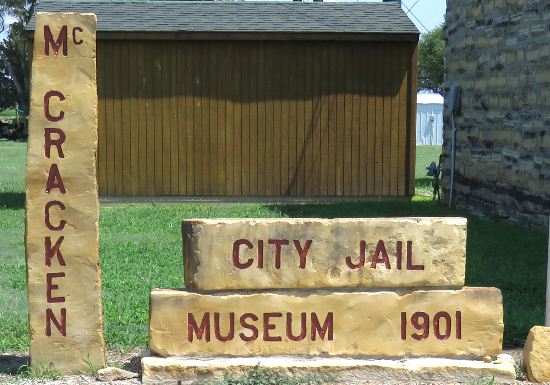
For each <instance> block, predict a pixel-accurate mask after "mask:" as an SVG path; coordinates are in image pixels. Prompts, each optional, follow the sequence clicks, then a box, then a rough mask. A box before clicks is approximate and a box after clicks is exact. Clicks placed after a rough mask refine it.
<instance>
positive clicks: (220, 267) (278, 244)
mask: <svg viewBox="0 0 550 385" xmlns="http://www.w3.org/2000/svg"><path fill="white" fill-rule="evenodd" d="M182 234H183V241H184V255H185V283H186V286H187V287H190V288H197V289H201V290H226V289H257V288H316V287H317V288H318V287H358V286H361V287H400V286H401V287H402V286H462V285H464V270H465V261H466V219H465V218H395V219H388V218H378V219H196V220H186V221H183V223H182Z"/></svg>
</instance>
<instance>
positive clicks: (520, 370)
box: [514, 360, 527, 381]
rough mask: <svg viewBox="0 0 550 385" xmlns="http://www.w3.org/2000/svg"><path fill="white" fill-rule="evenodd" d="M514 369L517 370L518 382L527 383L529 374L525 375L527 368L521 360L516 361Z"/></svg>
mask: <svg viewBox="0 0 550 385" xmlns="http://www.w3.org/2000/svg"><path fill="white" fill-rule="evenodd" d="M514 369H515V370H516V380H520V381H525V380H527V374H526V373H525V367H524V366H523V362H521V360H516V361H515V362H514Z"/></svg>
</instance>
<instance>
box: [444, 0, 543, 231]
mask: <svg viewBox="0 0 550 385" xmlns="http://www.w3.org/2000/svg"><path fill="white" fill-rule="evenodd" d="M445 36H446V39H447V49H446V52H445V87H446V88H448V87H450V86H451V85H453V84H454V85H457V86H460V87H462V98H461V104H462V108H461V111H460V113H459V114H458V115H457V116H455V119H454V120H455V123H456V128H457V132H456V171H455V192H454V198H453V201H454V203H455V204H456V206H457V207H462V208H466V209H468V210H470V211H473V212H474V213H478V214H480V215H495V214H496V215H499V216H503V217H506V218H508V219H510V220H517V221H522V222H526V223H531V224H540V225H543V224H548V214H549V213H550V0H447V15H446V28H445ZM444 119H445V125H444V144H443V153H444V154H445V155H446V157H445V160H444V163H443V177H442V178H443V183H442V185H443V192H444V196H445V199H448V197H449V187H450V166H451V136H452V134H451V131H452V130H451V121H450V116H449V115H448V114H445V117H444Z"/></svg>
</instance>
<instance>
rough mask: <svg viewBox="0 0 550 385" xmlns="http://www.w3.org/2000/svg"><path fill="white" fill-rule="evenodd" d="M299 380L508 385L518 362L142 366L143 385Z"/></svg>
mask: <svg viewBox="0 0 550 385" xmlns="http://www.w3.org/2000/svg"><path fill="white" fill-rule="evenodd" d="M257 365H260V367H263V368H266V369H269V370H272V371H274V372H277V373H281V374H288V375H294V376H300V375H301V376H304V375H306V376H307V375H315V374H317V375H327V374H330V375H332V376H333V378H334V379H335V381H336V382H335V383H336V384H346V385H365V384H373V383H377V382H378V383H384V384H399V383H411V382H421V383H424V384H426V383H435V382H437V383H438V384H442V383H443V384H447V383H449V384H450V383H452V384H460V383H464V384H471V383H477V381H480V379H487V380H491V379H492V378H494V381H495V383H509V382H510V381H513V380H514V379H515V370H514V359H513V358H512V357H511V356H510V355H508V354H501V355H499V356H498V357H497V358H496V360H494V361H493V362H490V363H485V362H483V360H481V359H480V360H456V359H449V358H414V359H398V360H397V359H396V360H389V359H364V358H347V357H331V358H327V357H308V356H270V357H214V356H210V357H205V356H202V357H198V356H186V357H167V358H161V357H144V358H143V359H142V360H141V366H142V370H143V377H142V381H143V384H144V385H153V384H154V385H194V384H199V383H204V381H214V380H217V379H223V378H224V375H234V376H239V375H243V374H245V373H247V372H248V371H250V370H251V369H252V368H254V367H255V366H257Z"/></svg>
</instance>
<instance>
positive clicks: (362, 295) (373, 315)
mask: <svg viewBox="0 0 550 385" xmlns="http://www.w3.org/2000/svg"><path fill="white" fill-rule="evenodd" d="M417 312H425V316H420V315H419V314H418V313H417ZM442 312H446V313H445V314H447V315H448V320H449V321H450V322H448V321H446V320H445V318H442V314H443V313H442ZM457 312H461V314H460V315H459V314H457ZM207 313H208V314H207ZM232 313H233V318H234V328H233V329H232V328H231V327H230V319H231V314H232ZM247 313H248V315H247V316H245V315H246V314H247ZM272 313H274V314H272ZM277 313H278V314H277ZM438 313H439V316H437V317H436V315H437V314H438ZM415 315H416V317H415ZM243 317H244V318H243ZM302 317H303V326H302V323H301V321H302ZM331 318H332V323H331V322H330V319H331ZM412 318H416V325H417V326H419V328H418V329H416V328H415V327H414V326H413V322H412ZM425 318H428V322H427V323H426V322H425ZM243 319H244V322H243ZM289 319H290V321H291V322H290V327H291V329H292V332H291V333H292V334H291V335H292V336H293V337H295V339H294V340H292V338H291V337H289V328H288V326H289ZM402 319H404V321H403V320H402ZM314 320H315V321H317V323H315V321H314ZM149 324H150V325H149V326H150V330H149V347H150V350H151V352H152V353H153V354H155V355H159V356H163V357H167V356H173V355H189V354H198V355H231V356H235V355H238V356H257V355H277V354H292V355H300V354H309V355H312V356H315V355H348V356H357V355H362V356H375V357H383V356H385V357H398V356H399V357H400V356H422V355H430V356H477V357H483V356H485V355H496V354H499V353H500V352H501V348H502V333H503V321H502V296H501V294H500V291H499V290H498V289H494V288H464V289H462V290H429V291H413V292H402V293H398V292H389V291H357V290H349V291H334V290H303V289H300V290H298V289H296V290H286V291H279V292H271V293H269V292H250V293H247V292H238V291H235V292H225V293H224V292H211V293H208V294H199V293H195V292H189V291H186V290H164V289H156V290H153V291H152V293H151V301H150V322H149ZM422 324H426V326H427V327H426V330H427V332H425V331H424V329H422V328H421V327H420V326H421V325H422ZM459 324H460V328H459ZM216 325H218V327H216ZM250 325H252V327H251V326H250ZM447 325H448V326H449V328H448V329H449V330H448V333H447V332H446V330H447ZM322 326H325V329H324V333H322V334H321V333H320V332H319V329H320V327H322ZM201 327H202V331H201ZM254 328H255V330H254ZM458 329H460V331H458ZM436 330H437V331H438V332H439V335H437V334H436ZM199 334H200V335H199ZM426 334H427V337H426ZM445 334H446V337H447V339H442V337H443V336H444V335H445ZM438 336H439V337H438ZM254 337H255V338H254ZM296 337H301V338H296ZM424 337H426V338H424ZM224 339H225V341H223V340H224ZM222 341H223V342H222Z"/></svg>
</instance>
